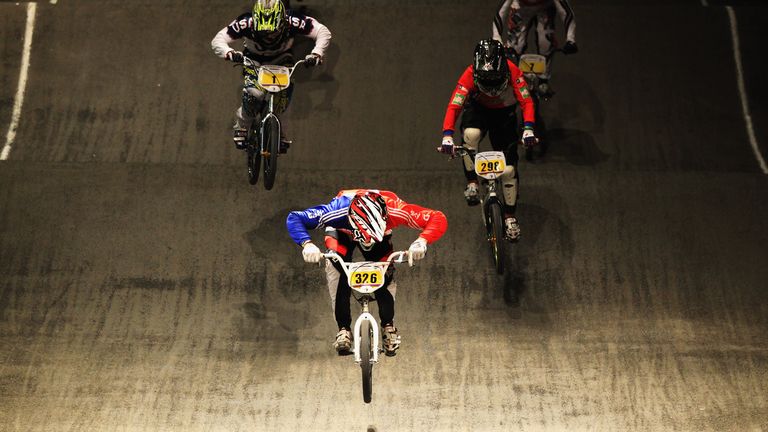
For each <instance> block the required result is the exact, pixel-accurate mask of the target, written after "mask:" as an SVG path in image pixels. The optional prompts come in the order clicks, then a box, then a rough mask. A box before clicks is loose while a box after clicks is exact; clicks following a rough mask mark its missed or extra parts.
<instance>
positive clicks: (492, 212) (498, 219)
mask: <svg viewBox="0 0 768 432" xmlns="http://www.w3.org/2000/svg"><path fill="white" fill-rule="evenodd" d="M486 217H487V218H488V220H486V223H485V227H486V230H487V231H488V243H489V245H490V246H491V254H492V255H493V262H494V264H495V265H496V273H498V274H504V261H505V259H506V257H505V255H504V252H505V251H504V218H502V216H501V205H500V204H499V203H497V202H492V203H490V204H488V211H487V213H486Z"/></svg>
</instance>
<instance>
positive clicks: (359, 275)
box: [349, 269, 384, 288]
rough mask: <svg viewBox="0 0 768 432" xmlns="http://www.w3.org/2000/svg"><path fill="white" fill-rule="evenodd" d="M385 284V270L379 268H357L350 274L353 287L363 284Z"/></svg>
mask: <svg viewBox="0 0 768 432" xmlns="http://www.w3.org/2000/svg"><path fill="white" fill-rule="evenodd" d="M383 284H384V272H382V271H381V270H379V269H365V270H363V269H360V270H355V271H353V272H352V273H350V275H349V285H350V286H351V287H353V288H357V287H361V286H366V285H367V286H373V287H377V286H381V285H383Z"/></svg>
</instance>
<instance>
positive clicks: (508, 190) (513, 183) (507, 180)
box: [501, 165, 517, 207]
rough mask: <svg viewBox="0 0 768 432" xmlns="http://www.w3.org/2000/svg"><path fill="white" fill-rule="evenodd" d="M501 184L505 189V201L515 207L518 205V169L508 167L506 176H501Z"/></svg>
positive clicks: (505, 171)
mask: <svg viewBox="0 0 768 432" xmlns="http://www.w3.org/2000/svg"><path fill="white" fill-rule="evenodd" d="M501 183H502V185H503V189H504V201H505V203H506V204H507V205H508V206H510V207H514V206H515V204H516V203H517V169H516V168H515V166H514V165H507V167H506V168H504V174H502V175H501Z"/></svg>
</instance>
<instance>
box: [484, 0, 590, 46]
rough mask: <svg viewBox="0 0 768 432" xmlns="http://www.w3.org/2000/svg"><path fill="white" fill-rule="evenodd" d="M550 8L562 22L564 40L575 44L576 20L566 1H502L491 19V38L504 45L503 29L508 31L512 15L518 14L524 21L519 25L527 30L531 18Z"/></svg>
mask: <svg viewBox="0 0 768 432" xmlns="http://www.w3.org/2000/svg"><path fill="white" fill-rule="evenodd" d="M550 8H555V10H556V11H557V15H558V16H559V17H560V19H562V20H563V27H564V28H565V40H566V41H570V42H573V43H576V19H575V18H574V14H573V8H571V4H570V2H569V1H568V0H502V1H501V3H500V4H499V8H498V12H497V13H496V16H495V17H494V19H493V28H492V34H493V38H494V39H496V40H497V41H500V42H502V43H504V39H503V36H504V30H505V28H506V30H507V31H509V30H510V27H511V26H510V21H512V20H513V19H514V17H513V16H511V15H512V14H514V13H519V14H520V17H521V18H522V19H523V21H525V22H523V23H521V24H522V25H523V26H524V27H525V28H526V30H527V28H528V25H527V24H528V21H529V20H530V19H531V18H533V17H534V16H536V15H538V14H543V13H546V12H547V10H548V9H550ZM513 11H514V12H513ZM552 25H554V23H552ZM510 37H511V36H510ZM506 45H509V44H506Z"/></svg>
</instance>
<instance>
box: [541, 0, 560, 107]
mask: <svg viewBox="0 0 768 432" xmlns="http://www.w3.org/2000/svg"><path fill="white" fill-rule="evenodd" d="M536 21H538V23H537V25H536V44H537V48H538V50H539V54H541V55H543V56H544V57H546V59H547V70H546V71H545V72H544V73H543V74H541V77H540V78H539V88H538V91H539V94H541V95H542V96H547V95H551V94H552V88H551V87H550V84H549V78H550V76H551V73H552V58H553V57H554V50H555V45H556V44H557V43H556V42H555V6H554V4H553V5H552V6H549V7H547V8H546V9H543V10H542V11H540V12H539V14H538V15H537V17H536Z"/></svg>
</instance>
